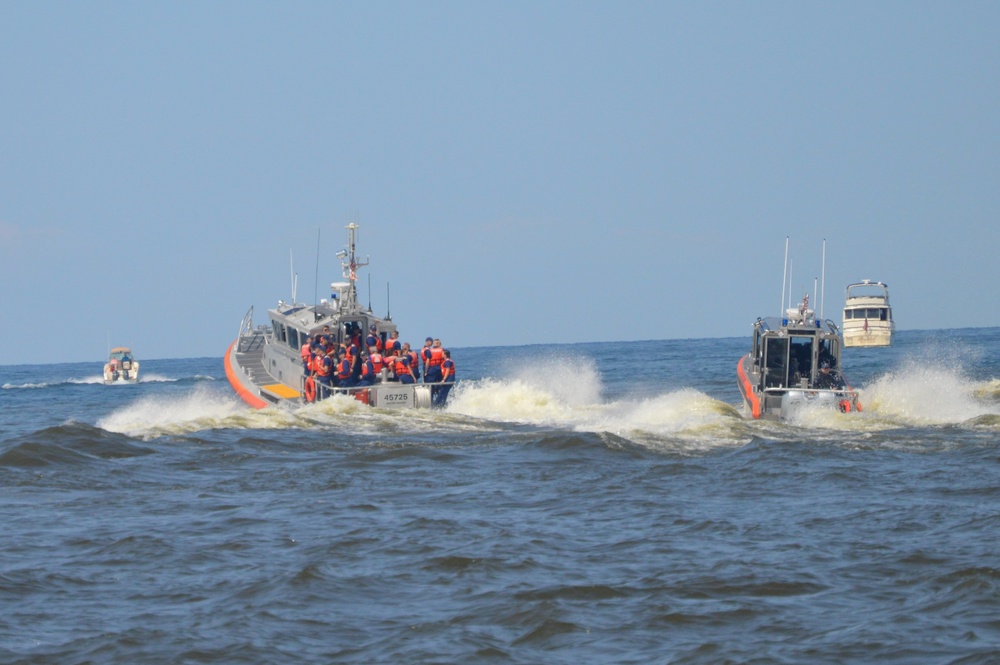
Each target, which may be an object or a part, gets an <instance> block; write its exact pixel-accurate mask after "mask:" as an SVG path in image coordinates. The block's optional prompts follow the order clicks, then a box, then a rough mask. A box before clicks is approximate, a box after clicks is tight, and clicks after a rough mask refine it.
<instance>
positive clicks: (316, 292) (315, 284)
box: [313, 227, 323, 304]
mask: <svg viewBox="0 0 1000 665" xmlns="http://www.w3.org/2000/svg"><path fill="white" fill-rule="evenodd" d="M322 231H323V228H322V227H320V228H318V229H316V277H315V281H314V282H313V302H314V303H317V304H318V303H319V236H320V233H321V232H322Z"/></svg>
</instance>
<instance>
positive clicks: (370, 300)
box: [368, 273, 372, 312]
mask: <svg viewBox="0 0 1000 665" xmlns="http://www.w3.org/2000/svg"><path fill="white" fill-rule="evenodd" d="M368 311H369V312H371V311H372V275H371V273H368Z"/></svg>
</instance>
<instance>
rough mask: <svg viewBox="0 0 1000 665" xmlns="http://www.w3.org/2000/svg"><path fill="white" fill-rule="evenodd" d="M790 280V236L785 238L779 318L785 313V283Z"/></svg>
mask: <svg viewBox="0 0 1000 665" xmlns="http://www.w3.org/2000/svg"><path fill="white" fill-rule="evenodd" d="M787 279H788V236H785V265H784V272H783V273H782V274H781V308H780V309H779V310H778V316H779V317H780V316H782V315H784V313H785V281H786V280H787Z"/></svg>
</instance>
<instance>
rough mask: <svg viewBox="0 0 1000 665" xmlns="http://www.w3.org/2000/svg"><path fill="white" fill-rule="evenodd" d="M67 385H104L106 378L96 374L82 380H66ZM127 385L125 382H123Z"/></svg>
mask: <svg viewBox="0 0 1000 665" xmlns="http://www.w3.org/2000/svg"><path fill="white" fill-rule="evenodd" d="M66 383H78V384H84V385H88V384H94V383H104V376H103V375H102V374H96V375H94V376H85V377H83V378H82V379H76V378H73V379H66ZM123 383H125V382H123Z"/></svg>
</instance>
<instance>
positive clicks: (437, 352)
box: [427, 346, 444, 367]
mask: <svg viewBox="0 0 1000 665" xmlns="http://www.w3.org/2000/svg"><path fill="white" fill-rule="evenodd" d="M443 362H444V349H442V348H441V347H440V346H433V347H431V358H430V360H428V361H427V366H428V367H437V366H438V365H440V364H441V363H443Z"/></svg>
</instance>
